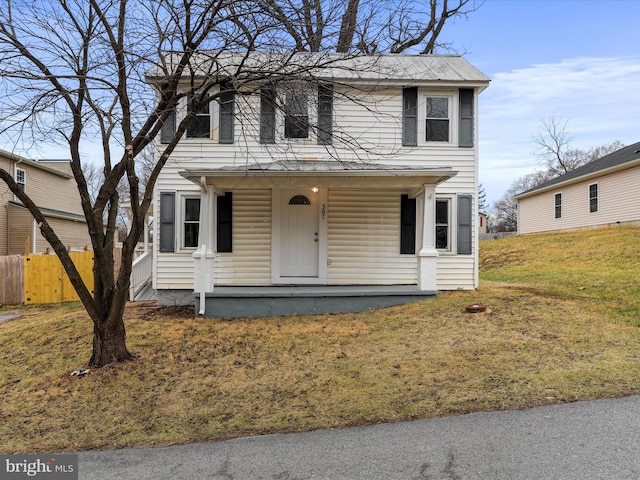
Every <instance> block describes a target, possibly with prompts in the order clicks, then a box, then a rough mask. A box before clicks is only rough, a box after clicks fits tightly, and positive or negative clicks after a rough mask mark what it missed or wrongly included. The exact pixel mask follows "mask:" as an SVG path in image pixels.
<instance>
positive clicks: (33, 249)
mask: <svg viewBox="0 0 640 480" xmlns="http://www.w3.org/2000/svg"><path fill="white" fill-rule="evenodd" d="M37 235H38V224H37V223H36V219H35V218H34V219H33V221H32V226H31V238H32V242H31V252H29V253H36V239H37Z"/></svg>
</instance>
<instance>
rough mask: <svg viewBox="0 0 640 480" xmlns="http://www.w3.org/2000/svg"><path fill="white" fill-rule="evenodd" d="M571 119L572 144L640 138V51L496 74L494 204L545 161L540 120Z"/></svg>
mask: <svg viewBox="0 0 640 480" xmlns="http://www.w3.org/2000/svg"><path fill="white" fill-rule="evenodd" d="M551 116H556V117H558V118H562V119H566V120H568V126H567V131H568V133H569V134H570V135H571V136H572V137H573V142H572V143H573V146H575V147H578V148H588V147H592V146H598V145H603V144H607V143H610V142H612V141H614V140H620V141H622V142H623V143H625V144H630V143H634V142H637V141H640V128H639V126H640V57H625V58H616V57H611V58H592V57H578V58H569V59H565V60H562V61H560V62H558V63H544V64H534V65H531V66H529V67H526V68H520V69H517V70H513V71H510V72H501V73H497V74H495V75H494V76H493V78H492V82H491V85H490V86H489V88H488V89H487V90H486V91H485V92H484V93H483V94H482V95H480V181H481V182H483V184H484V187H485V190H486V192H487V197H488V200H489V202H490V203H493V202H494V201H495V200H497V199H499V198H500V197H501V196H502V194H503V193H504V191H505V190H506V189H507V188H508V187H509V186H510V185H511V183H512V182H513V181H514V180H515V179H517V178H518V177H520V176H522V175H523V174H525V173H527V172H530V171H532V170H534V169H535V168H537V167H538V164H537V163H536V159H535V156H534V155H533V153H532V152H533V150H534V149H535V147H534V145H533V143H532V142H531V136H532V135H533V134H535V133H537V132H538V131H539V130H540V126H541V123H540V121H541V119H543V118H548V117H551Z"/></svg>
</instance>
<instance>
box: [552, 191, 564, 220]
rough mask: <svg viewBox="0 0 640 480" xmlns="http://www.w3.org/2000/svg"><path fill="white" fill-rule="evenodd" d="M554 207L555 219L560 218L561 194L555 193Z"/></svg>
mask: <svg viewBox="0 0 640 480" xmlns="http://www.w3.org/2000/svg"><path fill="white" fill-rule="evenodd" d="M553 198H554V207H555V216H556V218H562V194H561V193H556V194H555V195H554V197H553Z"/></svg>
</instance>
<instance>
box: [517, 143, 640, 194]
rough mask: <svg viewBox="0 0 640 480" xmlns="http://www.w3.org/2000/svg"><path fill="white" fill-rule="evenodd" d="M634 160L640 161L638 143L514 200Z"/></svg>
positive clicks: (594, 174)
mask: <svg viewBox="0 0 640 480" xmlns="http://www.w3.org/2000/svg"><path fill="white" fill-rule="evenodd" d="M634 160H640V142H638V143H634V144H632V145H628V146H626V147H624V148H621V149H620V150H616V151H615V152H613V153H610V154H609V155H605V156H604V157H600V158H598V159H597V160H593V161H592V162H589V163H587V164H586V165H583V166H581V167H578V168H576V169H575V170H571V171H570V172H567V173H565V174H564V175H560V176H559V177H556V178H554V179H552V180H549V181H548V182H545V183H543V184H541V185H538V186H537V187H534V188H532V189H530V190H526V191H524V192H522V193H519V194H518V195H516V196H515V198H520V197H528V196H530V194H533V193H536V192H538V191H542V190H548V189H549V188H551V187H553V186H557V185H560V184H565V183H572V182H573V181H579V180H580V179H581V178H583V177H585V178H586V177H590V176H597V174H598V173H600V172H603V173H604V172H605V171H607V170H610V169H613V168H615V167H621V166H624V165H625V164H626V163H630V162H633V161H634Z"/></svg>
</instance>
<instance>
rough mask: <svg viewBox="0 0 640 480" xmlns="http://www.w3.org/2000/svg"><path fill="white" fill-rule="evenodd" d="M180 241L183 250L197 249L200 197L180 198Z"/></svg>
mask: <svg viewBox="0 0 640 480" xmlns="http://www.w3.org/2000/svg"><path fill="white" fill-rule="evenodd" d="M181 214H182V241H181V246H182V249H184V250H189V249H195V248H198V234H199V233H200V197H192V196H184V197H182V208H181Z"/></svg>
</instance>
